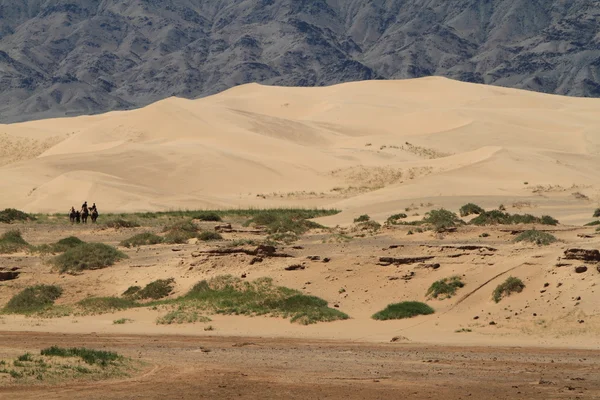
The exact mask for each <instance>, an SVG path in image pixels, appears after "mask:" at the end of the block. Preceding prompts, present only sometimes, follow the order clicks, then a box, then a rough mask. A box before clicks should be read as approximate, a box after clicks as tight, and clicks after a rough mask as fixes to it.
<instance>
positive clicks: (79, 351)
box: [40, 346, 122, 367]
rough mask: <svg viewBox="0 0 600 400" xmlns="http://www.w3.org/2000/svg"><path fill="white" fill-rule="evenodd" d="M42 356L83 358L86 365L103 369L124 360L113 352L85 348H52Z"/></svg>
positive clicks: (47, 349)
mask: <svg viewBox="0 0 600 400" xmlns="http://www.w3.org/2000/svg"><path fill="white" fill-rule="evenodd" d="M40 354H41V355H42V356H48V357H77V358H81V359H82V360H83V361H84V362H85V363H86V364H90V365H94V364H97V365H100V366H103V367H105V366H107V365H109V363H111V362H113V361H117V360H119V359H120V358H122V357H121V356H120V355H118V354H117V353H114V352H112V351H104V350H92V349H86V348H84V347H80V348H77V347H73V348H70V349H67V348H64V347H58V346H52V347H48V348H46V349H43V350H42V351H41V352H40Z"/></svg>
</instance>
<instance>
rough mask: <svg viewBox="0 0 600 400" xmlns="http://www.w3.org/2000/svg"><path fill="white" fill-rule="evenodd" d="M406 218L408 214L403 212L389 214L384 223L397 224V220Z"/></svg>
mask: <svg viewBox="0 0 600 400" xmlns="http://www.w3.org/2000/svg"><path fill="white" fill-rule="evenodd" d="M405 218H408V215H406V214H404V213H399V214H394V215H391V216H390V217H389V218H388V219H387V220H386V221H385V223H386V224H387V225H398V221H400V220H401V219H405Z"/></svg>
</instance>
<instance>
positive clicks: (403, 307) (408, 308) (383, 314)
mask: <svg viewBox="0 0 600 400" xmlns="http://www.w3.org/2000/svg"><path fill="white" fill-rule="evenodd" d="M434 312H435V311H434V310H433V308H431V307H429V306H428V305H427V304H425V303H420V302H418V301H404V302H402V303H395V304H390V305H388V306H387V307H386V308H384V309H383V310H381V311H379V312H377V313H375V314H373V317H372V318H373V319H376V320H381V321H385V320H390V319H404V318H412V317H416V316H417V315H429V314H433V313H434Z"/></svg>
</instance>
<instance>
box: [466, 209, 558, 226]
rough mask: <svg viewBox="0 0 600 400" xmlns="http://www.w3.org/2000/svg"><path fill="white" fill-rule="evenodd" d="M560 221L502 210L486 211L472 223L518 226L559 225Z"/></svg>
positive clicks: (545, 216)
mask: <svg viewBox="0 0 600 400" xmlns="http://www.w3.org/2000/svg"><path fill="white" fill-rule="evenodd" d="M558 223H559V222H558V220H556V219H554V218H552V217H551V216H549V215H543V216H542V217H541V218H538V217H535V216H533V215H531V214H509V213H507V212H503V211H500V210H492V211H484V212H483V213H481V214H479V215H478V216H477V217H475V218H473V219H472V220H471V222H470V224H472V225H479V226H483V225H517V224H542V225H557V224H558Z"/></svg>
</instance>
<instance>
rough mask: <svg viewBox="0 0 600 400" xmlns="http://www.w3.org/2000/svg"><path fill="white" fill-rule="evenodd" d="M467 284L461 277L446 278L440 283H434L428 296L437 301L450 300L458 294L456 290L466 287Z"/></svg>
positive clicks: (428, 291)
mask: <svg viewBox="0 0 600 400" xmlns="http://www.w3.org/2000/svg"><path fill="white" fill-rule="evenodd" d="M464 286H465V284H464V283H463V281H462V280H461V278H460V276H452V277H450V278H444V279H441V280H439V281H435V282H433V284H431V286H430V287H429V289H428V290H427V294H426V295H427V296H428V297H430V298H431V297H432V298H434V299H437V298H438V297H441V298H442V299H448V298H450V297H452V296H454V295H455V294H456V290H457V289H460V288H462V287H464Z"/></svg>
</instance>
